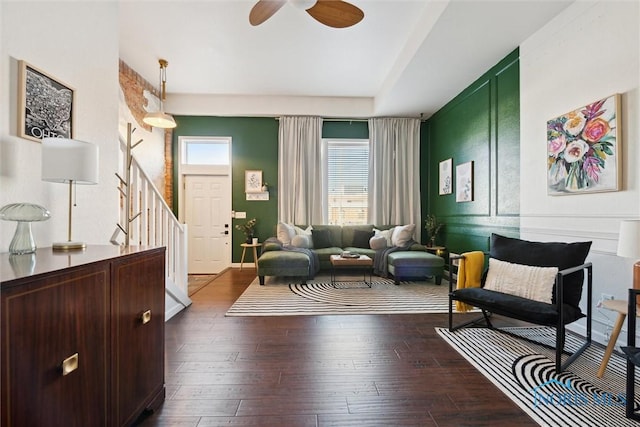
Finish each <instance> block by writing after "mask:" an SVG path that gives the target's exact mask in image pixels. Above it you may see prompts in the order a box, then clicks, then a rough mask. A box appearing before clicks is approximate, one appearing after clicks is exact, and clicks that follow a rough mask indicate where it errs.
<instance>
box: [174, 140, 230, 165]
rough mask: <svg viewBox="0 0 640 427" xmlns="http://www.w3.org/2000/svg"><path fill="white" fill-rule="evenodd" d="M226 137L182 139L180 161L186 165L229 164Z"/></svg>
mask: <svg viewBox="0 0 640 427" xmlns="http://www.w3.org/2000/svg"><path fill="white" fill-rule="evenodd" d="M229 159H230V156H229V139H228V138H219V139H217V138H197V139H184V140H183V157H182V163H183V164H186V165H229V161H230V160H229Z"/></svg>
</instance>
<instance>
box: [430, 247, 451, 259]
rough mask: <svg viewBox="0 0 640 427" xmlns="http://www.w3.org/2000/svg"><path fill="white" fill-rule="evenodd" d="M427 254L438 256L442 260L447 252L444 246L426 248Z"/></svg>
mask: <svg viewBox="0 0 640 427" xmlns="http://www.w3.org/2000/svg"><path fill="white" fill-rule="evenodd" d="M426 248H427V252H431V253H432V254H434V255H438V256H441V257H443V258H444V254H445V253H446V252H447V248H446V247H445V246H427V247H426Z"/></svg>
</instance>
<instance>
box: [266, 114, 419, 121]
mask: <svg viewBox="0 0 640 427" xmlns="http://www.w3.org/2000/svg"><path fill="white" fill-rule="evenodd" d="M274 119H275V120H276V121H278V120H280V117H274ZM322 121H323V122H368V121H369V119H345V118H343V117H323V118H322ZM420 121H421V122H426V121H427V119H425V118H423V115H422V114H421V115H420Z"/></svg>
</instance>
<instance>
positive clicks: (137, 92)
mask: <svg viewBox="0 0 640 427" xmlns="http://www.w3.org/2000/svg"><path fill="white" fill-rule="evenodd" d="M119 68H120V73H119V75H120V76H119V80H120V87H121V88H122V91H123V93H124V98H125V102H126V104H127V107H128V108H129V110H130V111H131V114H133V116H134V117H135V119H136V122H137V123H138V125H139V126H141V127H143V128H144V129H146V130H147V131H149V132H151V130H152V128H151V126H149V125H147V124H145V123H144V122H143V121H142V119H143V118H144V116H145V114H146V113H147V111H146V109H145V107H147V99H146V98H145V97H144V91H145V90H146V91H148V92H150V93H152V94H153V95H154V96H156V97H158V98H159V97H160V93H159V92H158V88H157V87H154V85H152V84H151V83H149V82H148V81H147V80H145V79H144V78H143V77H142V76H141V75H140V74H138V73H137V72H136V71H135V70H134V69H133V68H131V67H130V66H129V65H127V63H126V62H124V61H123V60H122V59H121V60H120V66H119ZM172 139H173V131H172V130H171V129H167V130H165V143H164V188H158V190H160V191H161V192H163V194H162V196H163V197H164V200H165V201H166V202H167V203H168V204H169V206H171V203H172V202H171V201H172V199H173V173H172V171H173V153H172V150H171V142H172Z"/></svg>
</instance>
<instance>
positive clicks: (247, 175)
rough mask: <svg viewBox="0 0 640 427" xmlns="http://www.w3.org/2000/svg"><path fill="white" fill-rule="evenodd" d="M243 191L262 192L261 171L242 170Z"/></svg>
mask: <svg viewBox="0 0 640 427" xmlns="http://www.w3.org/2000/svg"><path fill="white" fill-rule="evenodd" d="M244 192H245V193H260V192H262V171H249V170H247V171H244Z"/></svg>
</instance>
